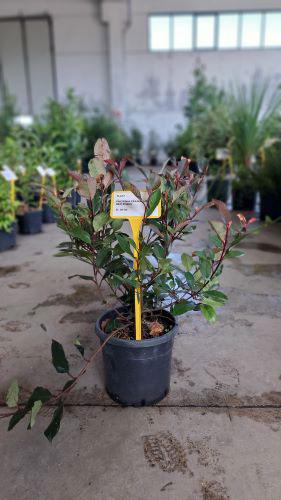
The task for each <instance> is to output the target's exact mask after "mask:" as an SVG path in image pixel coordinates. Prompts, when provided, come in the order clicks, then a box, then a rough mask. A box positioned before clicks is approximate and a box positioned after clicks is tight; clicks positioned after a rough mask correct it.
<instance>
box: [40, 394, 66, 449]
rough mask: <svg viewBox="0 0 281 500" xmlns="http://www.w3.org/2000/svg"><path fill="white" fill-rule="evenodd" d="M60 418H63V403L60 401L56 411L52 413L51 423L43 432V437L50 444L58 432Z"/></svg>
mask: <svg viewBox="0 0 281 500" xmlns="http://www.w3.org/2000/svg"><path fill="white" fill-rule="evenodd" d="M62 417H63V403H62V401H61V400H60V401H59V404H58V406H57V408H56V410H55V411H54V414H53V418H52V420H51V423H50V425H49V426H48V427H47V429H46V430H45V432H44V435H45V436H46V438H47V439H48V440H49V441H50V442H52V440H53V439H54V437H55V436H56V435H57V433H58V432H59V430H60V424H61V419H62Z"/></svg>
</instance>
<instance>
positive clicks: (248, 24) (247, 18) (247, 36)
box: [241, 14, 261, 48]
mask: <svg viewBox="0 0 281 500" xmlns="http://www.w3.org/2000/svg"><path fill="white" fill-rule="evenodd" d="M260 46H261V14H242V32H241V47H242V48H255V47H260Z"/></svg>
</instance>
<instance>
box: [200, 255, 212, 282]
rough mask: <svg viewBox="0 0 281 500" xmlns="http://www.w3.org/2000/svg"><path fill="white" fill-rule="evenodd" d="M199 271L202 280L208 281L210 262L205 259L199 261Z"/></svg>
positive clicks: (210, 269)
mask: <svg viewBox="0 0 281 500" xmlns="http://www.w3.org/2000/svg"><path fill="white" fill-rule="evenodd" d="M199 269H200V271H201V274H202V276H203V278H204V279H208V278H209V276H210V274H211V272H212V265H211V262H210V261H209V260H208V259H206V258H205V257H200V259H199Z"/></svg>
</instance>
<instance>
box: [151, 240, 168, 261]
mask: <svg viewBox="0 0 281 500" xmlns="http://www.w3.org/2000/svg"><path fill="white" fill-rule="evenodd" d="M152 250H153V253H154V255H155V257H156V258H157V259H164V258H165V249H164V247H163V246H162V245H160V244H159V243H155V244H154V245H153V247H152Z"/></svg>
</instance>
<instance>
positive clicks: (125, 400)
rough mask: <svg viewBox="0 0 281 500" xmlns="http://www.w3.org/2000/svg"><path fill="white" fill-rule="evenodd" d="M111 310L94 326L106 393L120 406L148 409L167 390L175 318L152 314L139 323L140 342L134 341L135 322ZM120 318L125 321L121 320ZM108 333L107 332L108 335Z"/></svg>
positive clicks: (158, 313)
mask: <svg viewBox="0 0 281 500" xmlns="http://www.w3.org/2000/svg"><path fill="white" fill-rule="evenodd" d="M117 311H118V317H117V312H116V310H110V311H108V312H106V313H105V314H103V315H102V316H101V317H100V318H99V319H98V320H97V323H96V334H97V335H98V337H99V339H100V342H101V344H102V343H103V342H104V341H105V340H106V339H107V337H108V335H110V333H109V332H112V331H113V329H114V330H115V331H116V336H113V337H111V338H110V339H109V340H108V341H107V343H106V344H105V346H104V347H103V362H104V370H105V385H106V390H107V392H108V394H109V396H110V397H111V399H113V400H114V401H116V402H118V403H119V404H121V405H123V406H148V405H151V404H155V403H157V402H158V401H161V399H163V398H164V397H165V396H166V395H167V394H168V392H169V389H170V373H171V357H172V347H173V341H174V336H175V333H176V331H177V324H176V321H175V318H174V317H173V316H172V315H171V314H170V313H169V312H167V311H155V312H154V313H153V316H151V315H150V316H146V317H145V316H144V315H143V320H142V336H143V338H142V340H140V341H136V340H135V339H134V321H133V319H132V317H131V318H130V316H129V315H128V313H127V312H126V310H125V309H118V310H117ZM120 315H121V316H122V317H124V318H125V319H122V318H121V319H120ZM107 332H108V333H107Z"/></svg>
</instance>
